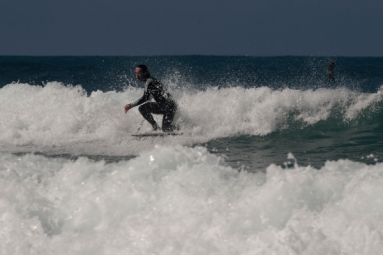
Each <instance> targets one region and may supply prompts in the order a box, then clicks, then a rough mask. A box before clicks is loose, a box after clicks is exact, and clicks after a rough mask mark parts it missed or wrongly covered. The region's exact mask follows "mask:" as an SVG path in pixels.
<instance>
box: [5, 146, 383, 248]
mask: <svg viewBox="0 0 383 255" xmlns="http://www.w3.org/2000/svg"><path fill="white" fill-rule="evenodd" d="M290 158H292V157H291V156H290ZM0 160H1V162H3V164H2V166H1V167H0V183H1V186H0V187H2V188H1V189H0V201H1V203H0V219H1V220H0V225H1V229H2V231H1V236H7V238H6V239H3V240H6V241H5V242H2V244H1V246H2V249H3V250H6V251H9V252H12V254H21V253H23V252H24V251H25V249H28V251H30V253H31V254H36V253H38V254H51V252H52V251H53V250H54V251H55V253H57V254H68V253H70V254H84V253H93V254H120V253H129V254H142V253H149V254H150V253H166V254H180V253H184V254H195V253H201V252H202V253H204V254H232V253H237V254H238V253H239V254H247V253H249V254H250V253H253V252H254V251H257V252H258V253H260V254H266V253H268V254H270V253H278V254H319V253H320V254H340V253H342V252H343V253H345V254H354V253H357V254H378V251H380V250H381V249H382V248H383V247H382V245H383V243H382V241H381V240H380V236H381V235H382V234H383V233H382V229H383V228H382V225H383V221H382V218H383V217H382V211H383V210H382V209H383V202H382V200H381V199H380V194H381V193H382V191H383V190H382V189H383V188H382V185H381V183H382V181H383V180H382V178H383V164H382V163H377V164H375V165H366V164H363V163H356V162H352V161H349V160H338V161H328V162H326V164H325V166H324V167H322V168H321V169H320V170H319V171H318V170H316V169H313V168H312V167H310V166H308V167H299V166H298V165H296V166H295V167H294V168H290V169H287V170H283V169H282V168H281V167H278V166H276V165H270V166H269V167H268V168H267V170H266V174H264V173H248V172H244V171H242V172H238V171H236V170H234V169H232V168H230V167H226V166H224V165H222V158H219V157H216V156H214V155H212V154H210V153H208V152H207V151H206V149H205V148H202V147H196V148H187V147H182V146H175V147H162V146H160V147H156V148H155V149H154V150H151V151H148V152H144V153H141V154H140V155H139V156H138V157H137V158H135V159H133V160H130V161H121V162H119V163H112V164H105V163H104V162H94V161H91V160H89V159H86V158H80V159H78V160H77V161H69V160H65V159H52V158H45V157H42V156H37V155H32V154H29V155H25V156H21V157H19V156H15V155H12V154H8V153H5V154H4V153H3V154H0ZM20 226H21V227H20ZM68 243H70V244H71V245H68ZM27 247H28V248H27ZM23 254H25V253H23Z"/></svg>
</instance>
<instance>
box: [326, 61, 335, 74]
mask: <svg viewBox="0 0 383 255" xmlns="http://www.w3.org/2000/svg"><path fill="white" fill-rule="evenodd" d="M334 68H335V62H334V61H329V62H328V63H327V71H329V72H332V71H333V70H334Z"/></svg>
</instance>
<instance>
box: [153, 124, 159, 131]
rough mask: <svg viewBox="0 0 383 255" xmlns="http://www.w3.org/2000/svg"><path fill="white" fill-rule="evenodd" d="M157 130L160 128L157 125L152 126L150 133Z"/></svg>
mask: <svg viewBox="0 0 383 255" xmlns="http://www.w3.org/2000/svg"><path fill="white" fill-rule="evenodd" d="M158 130H160V127H159V126H158V125H157V124H156V125H154V126H153V130H152V132H155V131H158Z"/></svg>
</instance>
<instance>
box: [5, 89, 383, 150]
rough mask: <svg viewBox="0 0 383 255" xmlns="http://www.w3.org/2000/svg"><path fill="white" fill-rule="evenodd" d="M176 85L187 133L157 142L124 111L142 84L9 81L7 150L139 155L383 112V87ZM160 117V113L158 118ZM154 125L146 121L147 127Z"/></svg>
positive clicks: (344, 121) (354, 121)
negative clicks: (140, 136)
mask: <svg viewBox="0 0 383 255" xmlns="http://www.w3.org/2000/svg"><path fill="white" fill-rule="evenodd" d="M171 89H172V94H173V95H174V96H175V97H176V100H177V102H178V104H179V114H178V115H179V116H178V122H179V123H180V125H181V126H182V132H184V133H185V135H184V136H183V137H177V138H172V139H158V140H155V142H153V141H152V140H150V141H137V140H135V139H133V138H132V137H130V135H129V134H132V133H135V132H136V131H137V129H138V127H139V123H140V122H141V120H142V117H141V115H140V114H139V112H138V111H137V109H135V108H134V109H132V110H131V111H129V112H128V113H127V114H124V111H123V107H124V105H125V104H126V103H129V102H131V101H133V100H135V99H137V98H138V97H139V96H140V95H141V94H142V89H137V88H133V87H127V88H126V89H125V90H124V91H123V92H115V91H109V92H102V91H95V92H92V93H91V95H90V96H87V94H86V92H85V91H84V90H83V89H82V88H81V86H64V85H63V84H61V83H58V82H49V83H47V84H46V85H45V86H35V85H29V84H19V83H16V84H9V85H7V86H4V87H3V88H1V89H0V145H1V148H2V151H13V152H22V151H25V152H30V151H41V152H54V153H70V154H100V155H101V154H103V155H137V154H138V153H139V152H141V151H145V150H149V149H151V148H153V146H154V144H162V145H176V144H182V145H187V146H190V145H193V144H198V143H203V142H207V141H210V140H212V139H216V138H224V137H232V136H239V135H250V136H265V135H268V134H271V133H273V132H281V131H283V130H295V129H297V130H298V131H299V130H302V129H304V128H306V127H310V126H313V125H314V126H315V124H317V123H321V122H326V121H327V122H328V124H330V125H333V126H339V125H350V123H351V125H359V124H360V123H364V122H366V121H369V122H374V121H379V120H377V118H376V117H379V116H382V114H383V110H382V101H383V94H382V89H380V90H378V92H377V93H359V92H354V91H351V90H348V89H345V88H338V89H317V90H304V91H302V90H294V89H288V88H286V89H281V90H272V89H270V88H267V87H258V88H247V89H245V88H242V87H231V88H221V89H217V88H208V89H206V90H204V91H187V90H184V89H179V88H177V87H172V88H171ZM160 118H161V116H157V117H156V119H157V121H158V122H159V123H161V119H160ZM373 124H374V123H373ZM149 130H150V126H149V125H148V124H147V123H146V122H145V123H144V125H143V127H142V131H143V132H145V131H149Z"/></svg>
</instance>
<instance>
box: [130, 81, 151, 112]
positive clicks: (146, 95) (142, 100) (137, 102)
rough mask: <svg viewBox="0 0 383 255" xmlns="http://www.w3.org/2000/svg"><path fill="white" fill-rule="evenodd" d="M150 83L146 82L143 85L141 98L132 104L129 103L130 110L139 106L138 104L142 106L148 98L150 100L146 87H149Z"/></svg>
mask: <svg viewBox="0 0 383 255" xmlns="http://www.w3.org/2000/svg"><path fill="white" fill-rule="evenodd" d="M150 83H151V80H148V81H147V82H146V83H145V92H144V95H143V96H142V97H141V98H139V99H137V100H136V101H134V102H133V103H130V108H133V107H136V106H138V105H140V104H143V103H145V102H146V101H148V100H149V98H150V93H149V90H148V87H149V85H150Z"/></svg>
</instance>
